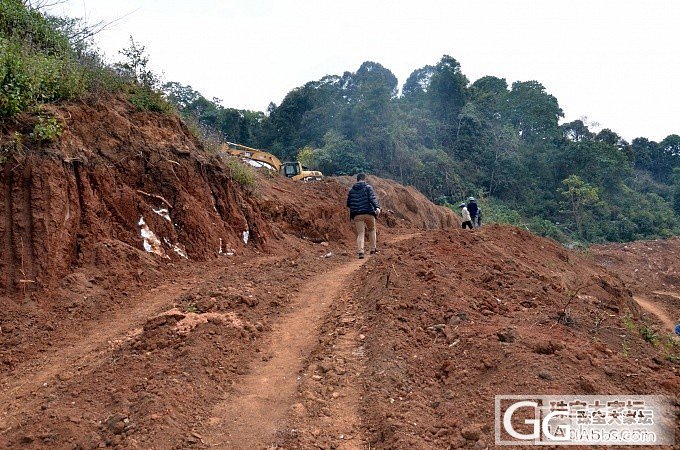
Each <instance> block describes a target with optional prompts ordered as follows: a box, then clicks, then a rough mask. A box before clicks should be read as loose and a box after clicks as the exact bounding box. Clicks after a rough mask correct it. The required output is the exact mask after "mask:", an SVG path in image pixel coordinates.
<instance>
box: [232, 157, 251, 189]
mask: <svg viewBox="0 0 680 450" xmlns="http://www.w3.org/2000/svg"><path fill="white" fill-rule="evenodd" d="M227 165H228V166H229V169H230V172H231V179H232V180H234V181H236V182H237V183H238V184H240V185H241V186H243V187H246V188H252V187H253V186H255V181H256V179H255V171H254V170H253V168H252V167H250V166H247V165H246V164H244V163H243V162H241V161H240V160H238V159H237V158H228V159H227Z"/></svg>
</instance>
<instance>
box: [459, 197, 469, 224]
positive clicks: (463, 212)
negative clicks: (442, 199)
mask: <svg viewBox="0 0 680 450" xmlns="http://www.w3.org/2000/svg"><path fill="white" fill-rule="evenodd" d="M459 207H460V208H461V209H460V214H461V215H462V216H463V229H465V227H469V228H470V229H472V218H471V217H470V212H469V211H468V209H467V206H466V205H465V203H461V204H460V205H459Z"/></svg>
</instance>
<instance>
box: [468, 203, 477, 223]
mask: <svg viewBox="0 0 680 450" xmlns="http://www.w3.org/2000/svg"><path fill="white" fill-rule="evenodd" d="M467 209H468V211H469V212H470V217H472V218H473V219H474V218H475V217H477V209H478V207H477V203H475V202H470V203H468V205H467Z"/></svg>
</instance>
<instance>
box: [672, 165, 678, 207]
mask: <svg viewBox="0 0 680 450" xmlns="http://www.w3.org/2000/svg"><path fill="white" fill-rule="evenodd" d="M673 210H674V211H675V214H677V215H678V216H680V167H676V168H675V169H673Z"/></svg>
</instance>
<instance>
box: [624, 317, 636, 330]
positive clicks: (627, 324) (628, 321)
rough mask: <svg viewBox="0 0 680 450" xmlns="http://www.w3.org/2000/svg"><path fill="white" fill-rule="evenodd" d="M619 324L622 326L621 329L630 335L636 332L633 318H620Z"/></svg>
mask: <svg viewBox="0 0 680 450" xmlns="http://www.w3.org/2000/svg"><path fill="white" fill-rule="evenodd" d="M621 323H622V324H623V327H624V328H625V329H626V330H628V332H630V333H632V332H634V331H636V327H635V322H634V321H633V316H631V315H630V314H626V315H625V316H623V317H622V318H621Z"/></svg>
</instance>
